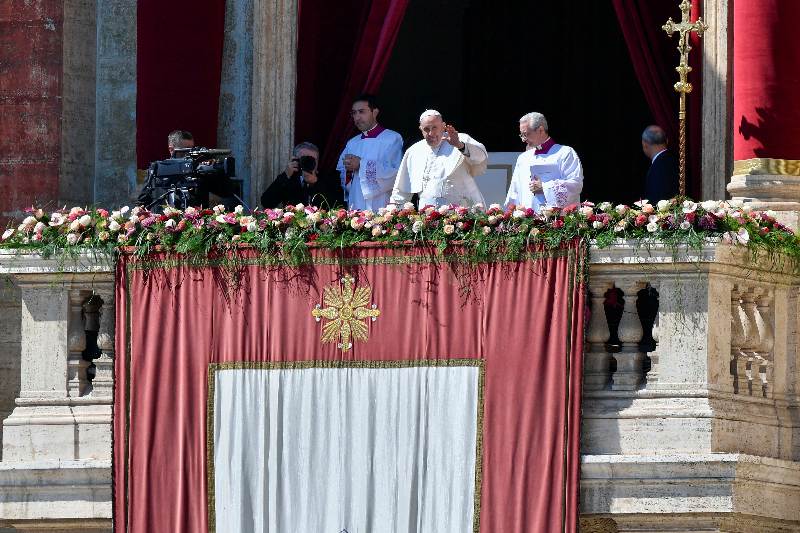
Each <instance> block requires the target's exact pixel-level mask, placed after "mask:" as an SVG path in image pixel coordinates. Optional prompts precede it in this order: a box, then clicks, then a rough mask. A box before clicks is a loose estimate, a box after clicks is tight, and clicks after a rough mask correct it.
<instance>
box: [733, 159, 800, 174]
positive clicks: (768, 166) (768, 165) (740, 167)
mask: <svg viewBox="0 0 800 533" xmlns="http://www.w3.org/2000/svg"><path fill="white" fill-rule="evenodd" d="M763 174H767V175H772V176H800V159H770V158H767V157H757V158H754V159H742V160H739V161H734V162H733V175H734V176H748V175H763Z"/></svg>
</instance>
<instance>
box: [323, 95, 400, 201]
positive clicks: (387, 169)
mask: <svg viewBox="0 0 800 533" xmlns="http://www.w3.org/2000/svg"><path fill="white" fill-rule="evenodd" d="M379 111H380V110H379V109H378V107H377V102H376V100H375V97H374V96H372V95H369V94H362V95H360V96H358V97H357V98H356V99H355V100H354V101H353V107H352V110H351V112H350V115H351V116H352V117H353V123H354V124H355V125H356V127H357V128H358V129H359V130H360V131H361V133H360V134H358V135H356V136H355V137H353V138H352V139H350V140H349V141H347V144H346V145H345V147H344V150H343V151H342V155H340V156H339V163H338V164H337V165H336V170H338V171H339V175H340V177H341V180H342V189H344V196H345V201H346V202H347V206H348V208H350V209H361V210H364V209H370V210H372V211H377V210H378V209H380V208H381V207H386V204H388V203H389V194H390V193H391V191H392V186H393V185H394V180H395V176H396V175H397V167H398V166H400V159H401V158H402V157H403V138H402V137H401V136H400V134H399V133H397V132H396V131H392V130H389V129H386V128H384V127H383V126H381V125H380V124H378V112H379Z"/></svg>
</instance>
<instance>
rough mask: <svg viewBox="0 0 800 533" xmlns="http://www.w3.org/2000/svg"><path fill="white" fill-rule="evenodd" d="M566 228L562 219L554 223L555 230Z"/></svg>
mask: <svg viewBox="0 0 800 533" xmlns="http://www.w3.org/2000/svg"><path fill="white" fill-rule="evenodd" d="M563 227H564V221H563V220H561V219H560V218H557V219H555V220H554V221H553V228H555V229H560V228H563Z"/></svg>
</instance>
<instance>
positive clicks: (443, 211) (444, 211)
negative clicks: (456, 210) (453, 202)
mask: <svg viewBox="0 0 800 533" xmlns="http://www.w3.org/2000/svg"><path fill="white" fill-rule="evenodd" d="M449 212H450V206H449V205H441V206H439V213H440V214H442V215H446V214H447V213H449Z"/></svg>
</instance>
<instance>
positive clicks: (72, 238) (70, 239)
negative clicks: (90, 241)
mask: <svg viewBox="0 0 800 533" xmlns="http://www.w3.org/2000/svg"><path fill="white" fill-rule="evenodd" d="M78 238H79V236H78V234H77V233H68V234H67V244H70V245H75V244H77V243H78Z"/></svg>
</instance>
